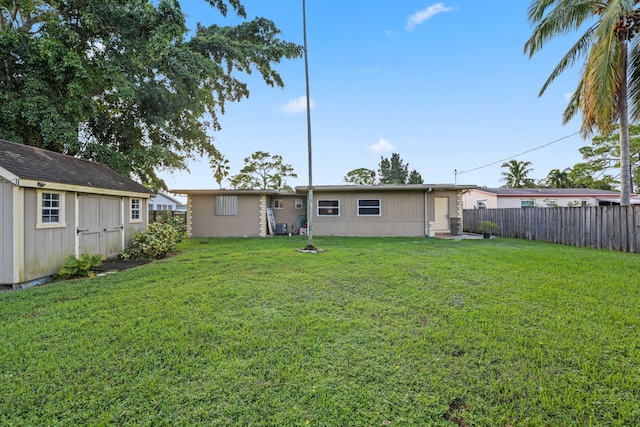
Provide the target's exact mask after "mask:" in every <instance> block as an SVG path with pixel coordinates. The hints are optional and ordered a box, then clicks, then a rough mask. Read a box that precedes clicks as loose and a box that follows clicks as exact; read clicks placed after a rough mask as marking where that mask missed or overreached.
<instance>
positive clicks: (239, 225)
mask: <svg viewBox="0 0 640 427" xmlns="http://www.w3.org/2000/svg"><path fill="white" fill-rule="evenodd" d="M237 197H238V214H237V215H234V216H216V215H214V200H215V196H214V195H192V196H191V197H190V202H191V205H190V207H191V219H192V225H191V235H192V236H193V237H238V236H248V237H260V218H259V217H260V215H259V213H260V212H261V210H260V196H259V195H255V196H253V195H238V196H237Z"/></svg>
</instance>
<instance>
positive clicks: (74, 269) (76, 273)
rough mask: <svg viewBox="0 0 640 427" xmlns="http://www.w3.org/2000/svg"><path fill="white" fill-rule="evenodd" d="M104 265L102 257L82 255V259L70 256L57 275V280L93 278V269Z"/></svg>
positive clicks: (98, 255) (99, 255)
mask: <svg viewBox="0 0 640 427" xmlns="http://www.w3.org/2000/svg"><path fill="white" fill-rule="evenodd" d="M100 264H102V255H101V254H96V255H89V254H81V255H80V258H76V257H75V255H69V256H68V257H66V258H65V259H64V264H62V267H61V268H60V270H59V271H58V274H56V275H55V277H56V279H74V278H76V277H93V271H92V268H94V267H98V266H99V265H100Z"/></svg>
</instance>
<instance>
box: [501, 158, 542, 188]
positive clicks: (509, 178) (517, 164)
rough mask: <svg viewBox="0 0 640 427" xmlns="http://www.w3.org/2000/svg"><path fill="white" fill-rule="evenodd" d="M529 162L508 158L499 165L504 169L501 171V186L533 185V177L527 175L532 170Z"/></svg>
mask: <svg viewBox="0 0 640 427" xmlns="http://www.w3.org/2000/svg"><path fill="white" fill-rule="evenodd" d="M529 166H531V162H525V161H517V160H509V161H508V162H504V163H503V164H502V165H501V166H500V167H502V168H504V169H506V171H505V172H502V178H501V180H502V181H504V182H505V184H504V186H503V187H507V188H523V187H534V186H535V184H534V182H533V179H531V178H530V177H529V174H530V173H531V172H533V169H532V168H530V167H529Z"/></svg>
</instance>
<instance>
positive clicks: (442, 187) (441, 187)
mask: <svg viewBox="0 0 640 427" xmlns="http://www.w3.org/2000/svg"><path fill="white" fill-rule="evenodd" d="M475 188H478V186H477V185H456V184H397V185H318V186H313V191H319V192H323V191H339V192H363V191H424V192H431V191H462V190H472V189H475ZM308 191H309V187H308V186H299V187H296V192H299V193H307V192H308Z"/></svg>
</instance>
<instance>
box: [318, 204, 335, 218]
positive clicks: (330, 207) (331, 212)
mask: <svg viewBox="0 0 640 427" xmlns="http://www.w3.org/2000/svg"><path fill="white" fill-rule="evenodd" d="M318 216H340V200H318Z"/></svg>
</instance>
